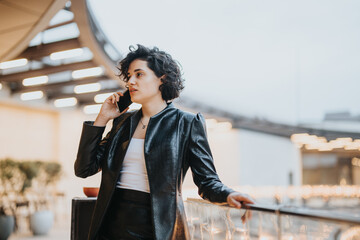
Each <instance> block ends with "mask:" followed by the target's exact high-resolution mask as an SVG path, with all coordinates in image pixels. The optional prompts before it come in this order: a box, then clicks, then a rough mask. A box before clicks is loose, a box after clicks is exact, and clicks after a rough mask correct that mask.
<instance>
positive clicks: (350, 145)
mask: <svg viewBox="0 0 360 240" xmlns="http://www.w3.org/2000/svg"><path fill="white" fill-rule="evenodd" d="M359 148H360V142H348V143H345V146H344V149H345V150H358V149H359Z"/></svg>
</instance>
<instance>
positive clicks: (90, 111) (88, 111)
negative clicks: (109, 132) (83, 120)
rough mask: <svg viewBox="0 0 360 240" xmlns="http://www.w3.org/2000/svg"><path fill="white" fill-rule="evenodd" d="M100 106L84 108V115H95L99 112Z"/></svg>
mask: <svg viewBox="0 0 360 240" xmlns="http://www.w3.org/2000/svg"><path fill="white" fill-rule="evenodd" d="M101 105H102V104H94V105H87V106H85V107H84V109H83V110H84V113H85V114H97V113H99V112H100V109H101Z"/></svg>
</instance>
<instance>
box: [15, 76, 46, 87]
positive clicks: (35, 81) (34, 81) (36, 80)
mask: <svg viewBox="0 0 360 240" xmlns="http://www.w3.org/2000/svg"><path fill="white" fill-rule="evenodd" d="M48 81H49V77H48V76H45V75H43V76H38V77H32V78H25V79H24V80H23V82H22V84H23V85H24V86H33V85H39V84H44V83H47V82H48Z"/></svg>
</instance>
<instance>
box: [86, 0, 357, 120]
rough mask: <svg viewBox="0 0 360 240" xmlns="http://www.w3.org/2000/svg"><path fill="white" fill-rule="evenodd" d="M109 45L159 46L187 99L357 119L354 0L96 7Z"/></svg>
mask: <svg viewBox="0 0 360 240" xmlns="http://www.w3.org/2000/svg"><path fill="white" fill-rule="evenodd" d="M89 2H90V3H91V6H92V9H93V11H94V13H95V14H96V17H97V19H98V21H99V23H100V25H101V27H102V29H103V31H104V32H105V34H106V35H107V36H108V38H109V39H110V41H111V42H112V43H113V44H114V45H115V47H117V48H118V50H119V51H120V52H122V53H125V54H126V53H127V52H128V47H129V45H135V44H136V43H140V44H143V45H146V46H158V47H159V48H160V49H162V50H165V51H167V52H169V53H170V54H171V55H172V56H173V57H174V58H175V59H177V60H178V61H179V62H180V63H181V64H182V66H183V72H184V77H185V78H186V82H185V89H184V91H183V92H182V96H184V97H185V96H186V97H189V98H193V99H196V100H197V101H200V102H204V103H206V104H209V105H215V106H216V107H217V108H224V109H226V110H230V111H234V112H236V113H239V114H243V115H247V116H258V117H265V118H267V119H270V120H274V121H279V122H289V123H302V122H318V121H321V120H322V118H323V115H324V113H325V112H337V111H346V110H347V111H350V112H351V113H352V114H360V104H359V103H360V94H359V86H360V1H358V0H344V1H339V0H338V1H333V0H317V1H313V0H301V1H300V0H299V1H292V0H282V1H281V0H271V1H269V0H262V1H254V0H223V1H219V0H217V1H214V0H182V1H179V0H151V1H149V0H131V1H123V0H117V1H115V0H102V1H95V0H90V1H89Z"/></svg>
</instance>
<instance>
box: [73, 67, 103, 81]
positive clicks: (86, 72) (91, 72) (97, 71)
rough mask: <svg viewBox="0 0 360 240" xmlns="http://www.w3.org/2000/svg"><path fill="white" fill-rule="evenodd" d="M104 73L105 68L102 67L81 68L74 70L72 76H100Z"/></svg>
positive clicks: (76, 77)
mask: <svg viewBox="0 0 360 240" xmlns="http://www.w3.org/2000/svg"><path fill="white" fill-rule="evenodd" d="M102 74H103V69H102V68H101V67H93V68H85V69H81V70H75V71H73V72H72V77H73V78H75V79H78V78H85V77H93V76H100V75H102Z"/></svg>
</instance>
